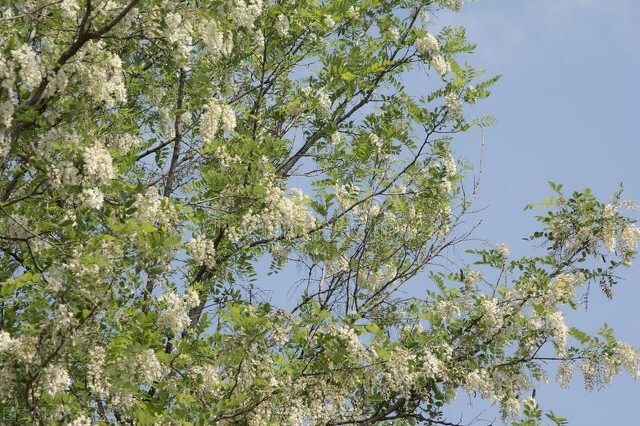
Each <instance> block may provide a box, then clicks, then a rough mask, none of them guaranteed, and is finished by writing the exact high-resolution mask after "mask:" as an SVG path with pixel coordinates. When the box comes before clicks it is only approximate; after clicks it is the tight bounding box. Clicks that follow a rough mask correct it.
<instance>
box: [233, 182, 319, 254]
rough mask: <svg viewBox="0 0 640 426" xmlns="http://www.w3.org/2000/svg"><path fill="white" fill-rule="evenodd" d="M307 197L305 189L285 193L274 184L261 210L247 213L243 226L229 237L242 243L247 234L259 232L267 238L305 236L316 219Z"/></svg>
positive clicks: (241, 224)
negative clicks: (288, 194)
mask: <svg viewBox="0 0 640 426" xmlns="http://www.w3.org/2000/svg"><path fill="white" fill-rule="evenodd" d="M307 200H308V199H307V197H306V196H305V195H304V194H303V193H302V191H300V190H297V189H292V190H291V195H290V196H287V195H285V193H284V191H282V189H280V188H277V187H272V188H269V189H268V190H267V195H266V197H265V200H264V201H265V205H264V207H263V208H262V209H260V210H259V211H255V212H254V211H253V210H251V211H249V212H248V213H247V214H245V215H244V216H243V217H242V219H241V221H240V225H239V226H237V227H233V228H230V229H229V232H228V237H229V240H230V241H232V242H239V241H240V240H241V239H242V238H243V237H246V236H249V235H251V234H256V233H257V234H259V235H261V236H262V237H263V238H270V239H272V238H276V237H279V236H282V237H284V238H285V239H288V240H290V239H294V238H301V237H305V236H306V234H307V231H309V230H310V229H312V228H313V227H314V226H315V224H316V221H315V218H314V217H313V215H312V214H311V213H310V212H309V211H308V210H307V208H306V206H305V204H306V202H307Z"/></svg>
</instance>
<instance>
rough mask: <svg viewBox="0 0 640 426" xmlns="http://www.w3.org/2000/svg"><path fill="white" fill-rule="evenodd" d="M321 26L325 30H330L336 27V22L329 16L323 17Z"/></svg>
mask: <svg viewBox="0 0 640 426" xmlns="http://www.w3.org/2000/svg"><path fill="white" fill-rule="evenodd" d="M322 24H323V25H324V26H325V28H327V29H331V28H333V27H334V25H336V21H334V20H333V18H332V17H331V15H324V18H323V19H322Z"/></svg>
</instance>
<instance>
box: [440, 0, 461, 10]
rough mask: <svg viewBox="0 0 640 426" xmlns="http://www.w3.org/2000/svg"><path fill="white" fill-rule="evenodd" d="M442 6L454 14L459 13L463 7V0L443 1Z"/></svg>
mask: <svg viewBox="0 0 640 426" xmlns="http://www.w3.org/2000/svg"><path fill="white" fill-rule="evenodd" d="M444 4H445V5H446V6H447V7H448V8H449V9H451V10H453V11H454V12H459V11H461V10H462V7H463V6H464V0H444Z"/></svg>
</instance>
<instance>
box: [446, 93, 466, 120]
mask: <svg viewBox="0 0 640 426" xmlns="http://www.w3.org/2000/svg"><path fill="white" fill-rule="evenodd" d="M445 102H446V104H447V110H448V115H447V118H450V119H453V120H457V119H460V118H462V112H463V110H462V103H461V102H460V98H458V95H456V94H455V93H449V94H448V95H447V96H445Z"/></svg>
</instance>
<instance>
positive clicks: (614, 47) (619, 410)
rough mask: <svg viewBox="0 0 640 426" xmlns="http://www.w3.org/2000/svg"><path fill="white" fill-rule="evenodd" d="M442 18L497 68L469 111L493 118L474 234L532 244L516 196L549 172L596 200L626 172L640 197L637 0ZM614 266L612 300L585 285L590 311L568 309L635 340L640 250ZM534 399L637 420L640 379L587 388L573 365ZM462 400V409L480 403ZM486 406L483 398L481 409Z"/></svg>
mask: <svg viewBox="0 0 640 426" xmlns="http://www.w3.org/2000/svg"><path fill="white" fill-rule="evenodd" d="M437 18H438V17H436V18H434V19H437ZM439 18H440V20H441V23H442V24H447V25H462V26H464V27H466V29H467V36H468V38H469V39H470V40H471V41H473V42H475V43H477V44H478V47H477V50H476V52H475V53H474V54H473V55H472V56H470V57H469V58H468V62H469V63H470V64H472V65H475V66H478V67H480V68H483V69H485V70H487V74H488V75H495V74H502V75H503V78H502V79H501V80H500V81H499V82H498V84H497V85H495V86H494V88H493V90H492V95H491V97H490V98H489V99H487V100H484V101H482V102H481V104H480V105H479V106H478V107H476V108H475V109H474V111H473V113H474V114H490V115H492V116H494V117H495V118H496V119H497V124H496V125H495V126H494V127H491V128H489V129H487V130H485V135H484V136H485V146H484V166H483V174H482V178H481V183H480V192H479V197H478V199H477V204H476V205H477V206H478V207H486V209H485V210H483V211H482V212H480V213H479V214H478V215H477V218H478V219H482V224H481V226H480V228H479V229H478V230H477V232H476V234H475V236H476V237H477V238H481V239H486V240H488V241H490V242H492V243H503V242H504V243H508V244H509V245H510V246H511V249H512V250H511V251H512V254H513V255H515V256H518V255H529V254H531V253H532V251H531V246H530V245H529V244H528V243H526V242H523V241H522V240H521V238H522V237H526V236H528V235H529V234H530V233H531V232H532V231H533V230H535V229H536V222H535V220H534V215H535V212H534V213H532V212H525V211H523V207H524V206H525V205H526V204H527V203H529V202H532V201H539V200H541V199H542V198H544V197H548V196H550V195H552V193H551V190H550V188H549V187H548V184H547V181H549V180H551V181H554V182H556V183H562V184H564V186H565V190H566V191H573V190H579V189H582V188H585V187H589V188H591V189H592V190H593V191H594V193H595V195H596V196H598V197H599V198H600V199H601V200H606V199H608V198H609V196H610V195H611V194H613V193H614V192H615V191H616V190H617V189H618V188H619V185H620V183H621V182H623V183H624V187H625V192H624V198H628V199H633V200H636V201H640V179H638V177H639V175H640V173H639V170H640V167H639V163H638V160H639V158H638V157H639V154H640V148H639V146H638V145H639V144H640V137H638V123H639V122H640V117H639V115H638V112H639V111H638V99H639V98H640V84H639V83H638V78H639V76H640V75H639V73H638V70H640V47H639V45H640V33H639V31H640V26H639V25H638V20H639V19H640V1H637V0H608V1H595V0H480V1H474V2H469V1H467V2H466V5H465V8H464V9H463V11H462V12H461V13H459V14H448V13H441V14H440V15H439ZM481 141H482V135H481V133H480V131H478V130H474V131H471V132H469V133H468V134H465V135H458V136H456V138H455V140H454V143H453V147H454V150H455V151H456V152H457V153H459V154H460V155H461V156H463V157H464V158H466V159H467V160H469V161H470V162H472V163H473V164H475V165H476V166H477V165H478V161H479V158H480V151H481V149H480V147H481ZM636 217H638V214H636ZM623 276H624V278H625V281H624V282H622V283H621V284H619V285H618V286H617V287H616V288H615V289H614V292H615V293H614V294H615V298H614V300H612V301H610V300H607V299H606V298H605V297H604V295H603V294H602V293H601V292H600V291H599V289H593V290H592V292H591V296H590V300H589V311H588V312H587V313H586V314H585V313H579V314H572V315H570V316H568V319H569V322H570V325H575V326H578V327H579V328H582V329H584V330H590V331H596V330H597V329H598V328H599V326H600V325H601V324H602V323H603V322H605V321H606V322H607V323H608V324H609V325H610V326H611V327H613V328H614V330H615V332H616V337H617V338H618V340H624V341H627V342H628V343H630V344H632V345H633V346H636V347H640V306H639V302H640V259H639V260H637V261H636V265H634V266H633V267H631V268H630V269H627V270H625V271H624V273H623ZM578 376H579V374H578ZM459 397H460V401H462V403H463V404H467V403H468V398H466V397H465V396H464V395H463V394H462V393H460V394H459ZM537 400H538V402H539V403H540V404H541V406H542V407H543V408H544V409H545V410H547V409H551V410H553V411H554V412H555V413H556V414H558V415H561V416H563V417H568V418H569V420H570V424H571V425H581V426H583V425H584V426H591V425H636V424H640V420H638V419H639V416H638V407H637V403H638V401H639V400H640V381H633V380H631V379H630V378H628V377H622V376H620V377H618V378H617V379H616V380H615V381H614V383H613V385H612V386H610V387H608V388H605V389H603V390H600V391H586V390H584V386H583V382H582V378H581V377H576V378H574V381H573V386H572V388H571V389H569V390H565V389H560V388H559V387H558V386H556V385H554V384H549V385H546V386H543V387H538V388H537ZM467 409H468V410H469V411H467V415H465V418H464V420H466V421H469V420H471V418H470V417H469V415H470V414H474V413H475V414H481V413H479V412H478V411H479V410H482V407H481V405H480V404H475V405H474V407H473V408H470V407H467ZM465 411H466V410H465ZM494 416H495V413H492V412H491V411H490V410H487V411H486V412H485V413H484V414H481V416H480V417H481V418H484V419H492V418H494ZM454 419H455V417H452V418H451V419H450V420H454ZM478 424H486V422H479V423H478ZM497 424H500V421H499V420H498V422H497Z"/></svg>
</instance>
